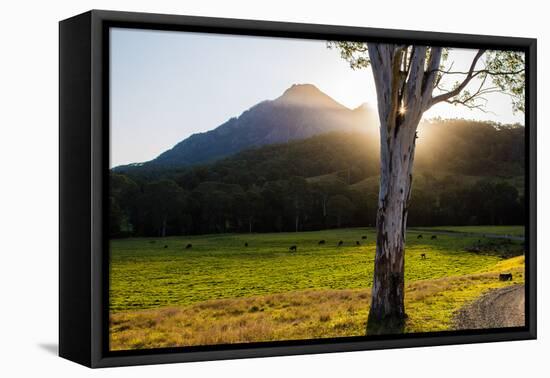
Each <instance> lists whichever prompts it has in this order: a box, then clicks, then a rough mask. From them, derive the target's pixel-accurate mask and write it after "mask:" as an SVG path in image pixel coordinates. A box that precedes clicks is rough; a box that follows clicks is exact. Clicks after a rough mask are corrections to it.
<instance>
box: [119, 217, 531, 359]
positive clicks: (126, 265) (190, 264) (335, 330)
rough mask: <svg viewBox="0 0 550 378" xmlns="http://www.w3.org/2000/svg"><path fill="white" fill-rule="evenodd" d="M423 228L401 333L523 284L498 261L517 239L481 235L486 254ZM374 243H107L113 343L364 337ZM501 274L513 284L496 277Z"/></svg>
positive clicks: (313, 239)
mask: <svg viewBox="0 0 550 378" xmlns="http://www.w3.org/2000/svg"><path fill="white" fill-rule="evenodd" d="M469 232H471V231H469ZM516 232H518V231H517V230H516ZM421 233H422V234H423V238H422V239H418V238H417V235H418V232H412V231H411V232H409V233H408V236H407V237H408V241H407V250H406V273H405V274H406V282H407V288H406V291H407V294H406V301H407V304H406V306H407V312H408V315H409V319H408V322H407V331H408V332H420V331H437V330H445V329H450V327H451V319H452V314H453V312H454V311H456V310H457V309H458V308H460V307H461V306H462V305H463V304H464V303H466V302H468V301H471V300H473V299H475V298H477V297H478V296H479V295H481V294H482V293H484V292H485V291H486V290H489V289H491V288H496V287H501V286H503V285H508V284H517V283H522V282H523V256H518V257H514V258H511V259H503V257H502V249H501V248H500V247H499V246H498V245H495V243H503V244H506V245H505V248H506V251H507V252H508V256H509V252H510V251H513V252H514V253H515V254H516V255H520V254H521V253H522V248H521V243H520V242H516V241H512V242H508V241H496V242H495V240H490V239H486V238H482V237H481V242H482V244H484V245H486V248H483V249H482V250H481V252H480V251H478V252H468V251H466V249H469V248H470V247H472V246H474V245H479V244H478V240H479V238H480V236H477V235H476V236H475V237H468V236H463V235H457V236H455V235H438V236H437V239H436V240H431V238H430V236H431V234H429V232H427V231H422V232H421ZM505 233H511V232H508V231H507V232H505ZM363 235H367V240H363V239H362V238H361V236H363ZM374 236H375V235H374V232H373V230H372V229H363V228H361V229H340V230H327V231H318V232H302V233H281V234H253V235H206V236H205V235H202V236H194V237H173V238H164V239H145V238H141V239H124V240H113V241H112V242H111V272H110V278H111V287H110V300H111V348H112V349H135V348H152V347H163V346H184V345H200V344H216V343H232V342H250V341H269V340H289V339H304V338H315V337H338V336H353V335H363V334H364V330H365V322H366V319H367V316H368V302H369V292H370V289H369V288H370V286H371V284H372V269H373V260H374V250H375V241H374ZM319 240H325V241H326V244H325V245H319V244H318V242H319ZM339 240H343V241H344V245H343V246H342V247H337V243H338V241H339ZM355 241H359V242H360V243H361V245H360V246H356V245H355ZM245 242H247V243H248V244H249V246H248V247H245V246H244V243H245ZM188 243H191V244H192V245H193V247H192V248H191V249H185V248H184V247H185V245H187V244H188ZM165 245H166V246H168V248H164V246H165ZM291 245H297V247H298V250H297V252H296V253H292V252H289V250H288V248H289V247H290V246H291ZM493 246H495V248H493ZM421 253H425V254H426V259H422V258H421V257H420V255H421ZM503 271H506V272H508V271H512V272H514V281H513V282H511V283H510V282H500V281H498V273H499V272H503Z"/></svg>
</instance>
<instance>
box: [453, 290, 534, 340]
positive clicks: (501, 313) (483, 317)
mask: <svg viewBox="0 0 550 378" xmlns="http://www.w3.org/2000/svg"><path fill="white" fill-rule="evenodd" d="M524 324H525V287H524V286H523V285H513V286H507V287H504V288H501V289H495V290H491V291H489V292H488V293H486V294H485V295H483V296H482V297H481V298H479V299H478V300H477V301H475V302H473V303H471V304H469V305H467V306H465V307H463V308H462V309H460V310H459V311H458V312H457V314H456V315H455V318H454V328H455V329H479V328H502V327H522V326H523V325H524Z"/></svg>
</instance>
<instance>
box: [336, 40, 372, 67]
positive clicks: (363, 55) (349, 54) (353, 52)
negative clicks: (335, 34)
mask: <svg viewBox="0 0 550 378" xmlns="http://www.w3.org/2000/svg"><path fill="white" fill-rule="evenodd" d="M327 47H328V48H329V49H333V48H335V49H338V50H339V51H340V56H341V57H342V59H344V60H346V61H347V62H348V63H349V65H350V67H351V69H352V70H357V69H361V68H367V67H368V66H369V65H370V59H369V53H368V49H367V44H366V43H365V42H352V41H328V42H327Z"/></svg>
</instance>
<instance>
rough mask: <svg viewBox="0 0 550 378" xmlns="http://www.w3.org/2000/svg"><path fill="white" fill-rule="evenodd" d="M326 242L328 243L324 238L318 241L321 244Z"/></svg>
mask: <svg viewBox="0 0 550 378" xmlns="http://www.w3.org/2000/svg"><path fill="white" fill-rule="evenodd" d="M325 243H326V241H324V240H319V243H318V244H319V245H323V244H325Z"/></svg>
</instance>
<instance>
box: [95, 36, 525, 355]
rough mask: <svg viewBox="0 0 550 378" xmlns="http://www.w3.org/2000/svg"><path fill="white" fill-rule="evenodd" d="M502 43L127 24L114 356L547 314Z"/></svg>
mask: <svg viewBox="0 0 550 378" xmlns="http://www.w3.org/2000/svg"><path fill="white" fill-rule="evenodd" d="M495 48H496V47H493V48H491V49H488V48H484V47H479V48H473V47H472V48H470V47H468V48H466V47H464V46H459V47H455V46H444V45H437V44H433V45H428V46H425V45H422V44H417V43H411V41H403V42H402V43H401V42H400V41H397V40H396V41H393V42H392V41H387V40H376V38H374V37H373V39H372V40H368V41H359V40H357V39H354V40H322V39H318V38H316V39H306V38H296V37H293V38H287V37H274V36H258V35H244V34H242V35H237V34H223V33H216V32H197V31H182V30H154V29H147V28H143V27H141V28H137V27H118V26H114V27H110V28H109V30H108V72H109V76H108V93H109V97H108V109H109V110H108V130H109V145H108V150H109V153H108V172H107V171H106V172H105V177H106V178H107V179H108V193H107V197H106V201H107V202H108V203H107V205H106V207H107V208H108V211H107V214H105V218H106V219H105V220H106V222H107V223H108V229H107V230H108V236H107V237H108V241H107V245H108V251H107V252H106V253H107V255H108V257H107V259H108V273H107V274H108V309H107V312H108V326H107V328H108V350H109V351H112V352H116V351H136V350H152V349H162V348H190V347H208V346H215V345H217V346H222V345H237V344H239V345H247V344H251V343H253V344H254V345H258V343H277V342H299V341H304V342H307V341H311V340H332V341H334V340H339V339H349V340H353V339H354V338H358V339H361V340H364V339H365V338H367V339H368V338H369V337H377V338H380V337H395V336H396V335H411V334H436V335H445V334H452V333H453V332H466V331H471V330H478V331H489V330H495V329H518V328H524V327H526V325H527V324H526V285H528V284H529V283H528V282H527V281H528V280H527V279H526V271H525V266H526V258H527V259H528V256H529V250H528V249H529V248H528V247H529V244H528V243H527V244H526V238H527V239H528V238H529V233H528V217H529V191H528V174H527V173H526V170H527V169H528V166H529V165H528V164H529V161H528V151H527V140H528V134H527V132H526V123H527V121H526V82H527V81H526V56H525V52H524V50H519V49H513V48H511V49H506V48H503V49H501V50H497V49H495ZM526 192H527V193H526Z"/></svg>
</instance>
